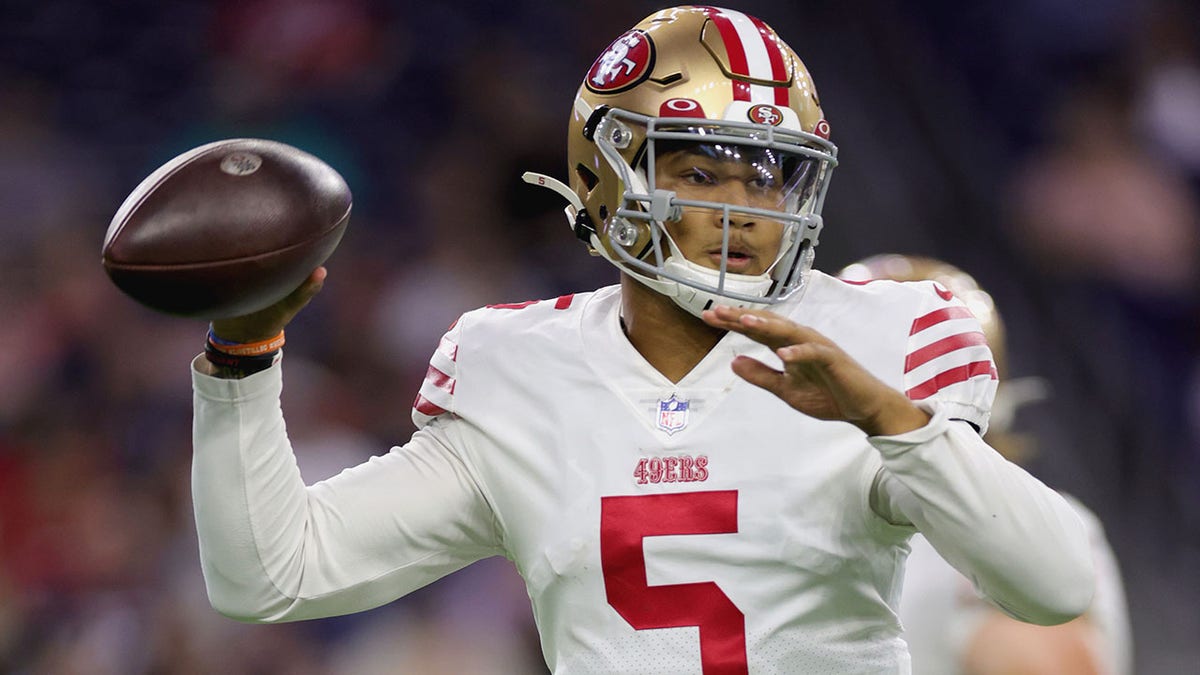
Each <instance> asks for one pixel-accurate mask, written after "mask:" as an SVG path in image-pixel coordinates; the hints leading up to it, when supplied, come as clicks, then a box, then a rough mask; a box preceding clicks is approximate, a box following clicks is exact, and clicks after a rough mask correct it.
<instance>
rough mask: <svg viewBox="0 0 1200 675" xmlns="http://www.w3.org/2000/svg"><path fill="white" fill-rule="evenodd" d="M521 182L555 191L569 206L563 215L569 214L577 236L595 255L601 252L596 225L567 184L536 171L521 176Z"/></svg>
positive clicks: (569, 219)
mask: <svg viewBox="0 0 1200 675" xmlns="http://www.w3.org/2000/svg"><path fill="white" fill-rule="evenodd" d="M521 180H523V181H525V182H526V183H529V184H530V185H537V186H539V187H544V188H546V189H548V190H553V191H554V193H555V194H557V195H558V196H560V197H562V198H563V199H565V200H567V206H566V208H564V209H563V213H565V214H567V224H568V225H569V226H570V227H571V230H572V231H573V232H574V233H575V236H576V237H578V238H579V240H580V241H582V242H583V243H585V244H587V245H588V248H590V249H592V253H593V255H595V254H596V252H597V251H599V250H601V249H600V242H599V240H597V239H596V236H597V231H596V224H595V223H593V222H592V218H591V216H589V215H588V212H587V210H585V209H584V208H583V202H582V201H580V200H579V195H577V194H575V193H574V192H572V191H571V188H570V187H569V186H568V185H567V184H566V183H564V182H562V181H561V180H559V179H557V178H554V177H552V176H547V175H545V174H541V173H537V172H535V171H526V172H525V173H523V174H521Z"/></svg>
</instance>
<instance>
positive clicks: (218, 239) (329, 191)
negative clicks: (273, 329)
mask: <svg viewBox="0 0 1200 675" xmlns="http://www.w3.org/2000/svg"><path fill="white" fill-rule="evenodd" d="M352 201H353V200H352V198H351V194H350V188H349V187H348V186H347V185H346V181H345V180H344V179H343V178H342V176H341V175H340V174H338V172H337V171H335V170H334V169H333V168H331V167H330V166H329V165H328V164H326V163H325V162H323V161H321V160H320V159H318V158H317V157H314V156H313V155H310V154H308V153H306V152H304V151H302V150H298V149H296V148H294V147H292V146H290V145H286V144H283V143H278V142H275V141H269V140H261V139H249V138H238V139H230V140H223V141H218V142H216V143H209V144H207V145H203V146H200V147H198V148H194V149H192V150H189V151H188V152H185V153H183V154H182V155H179V156H178V157H176V158H174V159H172V160H171V161H169V162H167V163H166V164H164V165H163V166H161V167H159V168H158V169H157V170H155V171H154V172H153V173H151V174H150V175H149V176H148V177H147V178H146V179H145V180H143V181H142V183H141V184H140V185H138V186H137V188H136V189H135V190H134V191H133V192H132V193H131V194H130V195H129V197H127V198H126V199H125V202H124V203H123V204H122V205H121V207H120V209H118V210H117V213H116V215H115V216H114V217H113V219H112V222H111V223H110V224H109V227H108V232H107V233H106V234H105V237H104V247H103V250H102V254H101V258H102V262H103V264H104V269H105V271H106V272H107V273H108V276H109V278H110V279H112V281H113V283H115V284H116V285H117V287H118V288H119V289H121V291H123V292H124V293H125V294H126V295H128V296H129V297H131V298H133V299H134V300H136V301H138V302H140V303H141V304H143V305H145V306H147V307H149V308H151V309H154V310H157V311H159V312H164V313H167V314H173V315H176V316H184V317H192V318H199V319H207V320H211V319H221V318H228V317H233V316H241V315H243V314H249V313H251V312H255V311H257V310H260V309H263V308H264V307H267V306H269V305H272V304H274V303H275V302H277V301H278V300H281V299H282V298H284V297H285V296H287V295H288V294H289V293H291V292H292V291H293V290H295V289H296V288H297V287H299V286H300V284H301V283H302V282H303V281H304V280H305V279H306V278H307V277H308V275H309V274H310V273H311V272H312V271H313V270H314V269H316V268H317V267H318V266H320V265H321V264H322V263H323V262H325V260H326V259H327V258H328V257H329V256H330V254H332V253H333V251H334V249H335V248H337V245H338V243H339V242H340V241H341V239H342V235H343V234H344V233H345V231H346V225H347V223H348V222H349V220H350V207H351V204H352Z"/></svg>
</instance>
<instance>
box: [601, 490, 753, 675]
mask: <svg viewBox="0 0 1200 675" xmlns="http://www.w3.org/2000/svg"><path fill="white" fill-rule="evenodd" d="M737 530H738V524H737V490H721V491H715V492H682V493H675V494H664V495H637V496H629V497H602V498H601V499H600V561H601V565H602V567H603V570H604V588H605V592H606V593H607V594H608V604H610V605H612V606H613V608H614V609H616V610H617V613H618V614H620V615H621V617H622V618H624V619H625V621H627V622H628V623H629V625H630V626H633V627H634V628H635V629H637V630H649V629H652V628H679V627H682V626H697V627H699V628H700V664H701V666H702V667H703V669H704V673H705V675H735V674H738V675H745V673H747V672H748V666H747V664H746V618H745V616H744V615H743V614H742V611H741V610H739V609H738V608H737V606H735V605H734V604H733V601H731V600H730V599H729V596H727V595H725V593H724V592H723V591H722V590H721V588H720V587H719V586H717V585H716V584H715V583H713V582H711V581H706V582H702V583H693V584H670V585H663V586H650V585H649V584H648V583H647V582H646V554H645V551H644V549H643V548H642V539H643V538H645V537H661V536H664V535H672V534H724V533H732V532H737Z"/></svg>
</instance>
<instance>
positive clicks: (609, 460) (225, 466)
mask: <svg viewBox="0 0 1200 675" xmlns="http://www.w3.org/2000/svg"><path fill="white" fill-rule="evenodd" d="M619 301H620V292H619V289H618V288H616V287H611V288H604V289H601V290H599V291H596V292H593V293H587V294H579V295H574V296H564V297H562V298H558V299H557V300H547V301H542V302H536V303H523V304H521V305H502V306H496V307H490V308H485V309H480V310H476V311H473V312H469V313H467V314H466V315H464V316H463V317H462V318H461V319H460V320H459V321H458V322H457V323H456V324H455V325H454V326H453V327H452V328H451V330H450V331H449V332H448V333H447V334H446V336H445V338H444V339H443V340H442V341H441V344H440V345H439V346H438V347H437V350H436V352H435V354H434V356H433V358H432V360H431V364H430V368H429V371H428V375H427V377H426V380H425V382H424V384H423V386H422V387H421V390H420V395H419V396H418V397H417V399H416V402H415V404H414V410H413V416H414V419H415V420H416V422H417V423H418V426H419V427H420V428H419V429H418V431H417V432H416V433H415V434H414V436H413V438H412V439H411V440H410V441H409V442H408V443H407V444H405V445H404V446H402V447H397V448H393V450H392V452H390V453H387V454H386V455H382V456H378V457H373V458H372V459H370V460H369V461H368V462H366V463H364V464H362V465H359V466H357V467H354V468H351V469H347V470H346V471H343V472H342V473H341V474H339V475H337V476H335V477H333V478H331V479H329V480H326V481H322V482H320V483H317V484H315V485H312V486H305V485H304V483H303V480H302V479H301V477H300V475H299V472H298V470H296V467H295V460H294V457H293V455H292V450H291V444H290V442H289V441H288V439H287V435H286V432H285V426H284V420H283V415H282V413H281V411H280V407H279V394H280V392H281V390H282V379H281V372H282V369H281V366H279V365H276V366H273V367H272V368H270V369H268V370H266V371H263V372H261V373H257V374H254V375H250V376H247V377H245V378H242V379H235V380H223V379H218V378H213V377H209V376H206V375H202V374H200V373H198V372H196V371H195V370H193V386H194V389H195V397H194V405H195V421H194V443H195V457H194V461H193V484H192V494H193V499H194V501H195V510H196V524H197V532H198V535H199V540H200V550H201V563H202V567H203V570H204V576H205V582H206V585H207V588H208V592H209V598H210V600H211V602H212V603H213V605H214V606H215V607H217V608H218V609H219V610H220V611H222V612H223V613H225V614H227V615H229V616H233V617H236V618H239V619H245V620H253V621H285V620H296V619H305V618H312V617H318V616H329V615H334V614H344V613H348V612H353V611H359V610H362V609H367V608H370V607H374V606H377V605H380V604H383V603H386V602H389V601H391V600H393V599H395V598H398V597H400V596H402V595H404V594H405V593H408V592H410V591H412V590H414V589H416V588H419V587H421V586H423V585H425V584H428V583H430V582H431V581H433V580H435V579H437V578H439V577H441V576H444V575H445V574H448V573H450V572H452V571H454V570H456V569H459V568H461V567H463V566H465V565H468V564H470V563H471V562H473V561H475V560H479V559H481V558H485V557H488V556H492V555H503V556H507V557H508V558H510V559H511V560H513V561H514V563H515V564H516V566H517V569H518V570H519V571H520V573H521V575H522V576H523V577H524V579H525V582H526V585H527V587H528V590H529V596H530V598H531V600H532V603H533V608H534V614H535V617H536V620H537V623H538V628H539V632H540V634H541V639H542V649H543V653H544V656H545V658H546V661H547V663H548V664H549V666H550V668H551V669H552V670H553V671H554V672H556V673H562V674H572V673H702V672H703V673H706V674H709V675H712V674H713V673H747V672H754V673H822V672H827V673H872V674H877V673H907V672H909V665H908V654H907V651H906V648H905V645H904V642H903V640H902V639H901V628H900V622H899V620H898V619H897V616H896V612H895V608H896V607H897V594H898V593H899V588H900V584H899V578H900V575H901V571H902V567H903V560H904V558H905V556H906V554H907V553H908V545H907V543H906V542H907V540H908V538H909V537H910V536H911V534H912V533H913V532H914V531H916V529H918V528H919V529H920V530H921V531H922V532H925V533H926V534H927V535H928V536H929V538H930V540H931V541H933V542H934V543H935V544H936V545H937V546H938V550H939V551H942V552H943V554H945V555H946V556H947V557H948V559H950V560H953V561H955V564H956V566H958V567H959V569H964V570H967V571H968V572H969V573H970V574H971V575H972V578H973V579H974V580H975V582H976V584H977V586H979V587H980V588H981V590H983V591H984V592H986V593H988V594H989V596H990V597H992V598H993V599H994V600H995V601H996V602H997V603H998V604H1000V605H1002V606H1004V607H1006V609H1007V611H1009V612H1010V613H1012V614H1013V615H1015V616H1021V617H1025V618H1031V619H1036V620H1043V621H1054V620H1060V621H1061V620H1065V619H1066V618H1069V617H1070V616H1073V615H1074V614H1077V613H1078V611H1081V609H1082V607H1083V606H1085V604H1086V600H1087V598H1088V597H1089V596H1090V592H1091V576H1090V575H1091V570H1090V561H1089V558H1088V555H1087V545H1086V540H1085V539H1084V536H1083V530H1082V527H1081V526H1080V525H1079V523H1078V520H1077V518H1076V517H1075V516H1074V514H1073V512H1071V510H1070V507H1068V506H1067V505H1066V504H1065V502H1062V500H1061V498H1060V497H1059V496H1058V495H1057V494H1055V493H1054V492H1053V491H1051V490H1049V489H1047V488H1046V487H1045V486H1044V485H1042V484H1041V483H1039V482H1037V481H1036V480H1035V479H1033V478H1032V477H1031V476H1029V475H1028V474H1027V473H1025V472H1024V471H1023V470H1021V469H1020V468H1019V467H1016V466H1015V465H1012V464H1010V463H1008V462H1006V461H1005V460H1004V459H1003V458H1001V457H1000V456H999V454H998V453H996V452H995V451H993V450H992V449H991V448H989V447H988V446H987V445H986V444H984V443H983V442H982V440H980V439H979V436H978V434H977V433H976V431H975V430H973V429H971V427H969V426H968V424H967V423H969V424H970V425H972V426H973V427H975V428H976V429H986V426H987V419H988V412H989V408H990V404H991V400H992V397H993V395H994V392H995V386H996V379H995V377H996V375H995V369H994V367H993V366H992V361H991V356H990V352H989V350H988V348H987V346H986V343H985V341H984V339H983V335H982V333H981V332H980V330H979V324H978V323H977V322H976V321H975V319H974V318H973V317H972V316H971V315H970V313H969V312H967V311H966V308H965V307H964V306H963V305H962V304H961V303H960V302H958V301H957V300H956V299H954V298H953V297H952V296H950V294H949V293H947V292H946V291H945V290H944V289H942V288H941V287H939V286H937V285H935V284H933V283H931V282H920V283H907V284H900V283H895V282H890V281H879V282H872V283H870V284H867V285H853V284H849V283H845V282H842V281H838V280H836V279H833V278H831V277H829V276H827V275H824V274H820V273H816V272H814V273H813V274H812V277H811V281H810V285H809V287H808V288H807V289H806V291H805V293H804V295H803V297H801V298H798V299H793V300H790V301H788V302H786V303H783V304H781V305H778V306H776V307H775V310H776V311H778V312H780V313H782V314H785V315H787V316H789V317H791V318H793V319H794V320H796V321H798V322H800V323H803V324H805V325H808V326H810V327H812V328H814V329H816V330H817V331H820V332H821V333H822V334H824V335H825V336H827V337H829V338H830V339H831V340H833V341H834V342H836V343H837V344H838V345H840V346H841V347H842V348H843V349H845V350H846V351H847V352H848V353H849V354H850V355H851V356H852V357H854V358H855V359H856V360H858V362H859V363H861V364H862V365H863V366H865V367H866V368H867V369H868V370H869V371H870V372H872V373H874V375H875V376H877V377H878V378H880V379H881V380H883V381H884V382H886V383H887V384H889V385H891V386H893V387H895V388H897V389H899V390H901V391H905V392H907V393H908V394H909V396H910V397H911V398H913V399H916V400H918V401H919V402H920V403H921V404H922V405H924V406H925V407H926V409H927V410H929V411H930V412H931V413H932V415H933V418H932V419H931V421H930V422H929V424H927V425H926V426H925V427H923V428H921V429H917V430H914V431H911V432H908V433H906V434H900V435H897V436H881V437H870V438H868V437H866V436H865V435H864V434H863V433H862V431H860V430H859V429H858V428H856V427H854V426H853V425H851V424H848V423H844V422H823V421H818V420H815V419H813V418H810V417H807V416H805V415H803V414H801V413H799V412H797V411H795V410H793V409H792V408H790V407H788V406H787V405H785V404H784V403H783V402H782V401H780V400H779V399H778V398H776V397H775V396H774V395H772V394H770V393H768V392H766V391H764V390H761V389H758V388H756V387H754V386H752V385H750V384H748V383H747V382H745V381H743V380H741V379H740V378H738V377H737V376H736V375H735V374H734V373H733V372H732V370H731V369H730V362H731V361H732V360H733V358H734V357H735V356H737V355H740V354H744V355H748V356H751V357H754V358H757V359H760V360H762V361H763V362H766V363H768V364H773V365H776V366H778V365H779V360H778V359H777V357H776V356H775V355H774V353H773V352H772V351H771V350H769V349H768V348H766V347H764V346H762V345H759V344H757V343H755V342H752V341H751V340H749V339H747V338H745V337H743V336H741V335H738V334H734V333H730V334H728V335H726V336H725V337H724V338H722V340H721V341H720V342H719V343H718V344H717V346H716V347H715V348H714V349H713V350H712V352H711V353H710V354H708V355H707V356H706V357H705V358H704V360H703V361H701V363H699V364H698V365H697V366H696V367H695V369H694V370H693V371H692V372H690V373H689V374H688V375H687V376H685V377H684V378H683V379H682V380H681V381H680V382H678V383H672V382H670V381H669V380H667V379H666V378H665V377H664V376H662V375H661V374H660V373H659V372H658V371H656V370H655V369H654V368H653V367H651V366H650V365H649V364H648V363H647V362H646V361H645V360H644V359H643V358H642V356H641V355H640V354H639V353H638V352H637V351H636V350H635V349H634V348H633V346H632V345H631V344H630V343H629V341H628V339H627V338H626V337H625V335H624V334H623V332H622V330H621V322H620V317H619ZM955 419H958V420H965V422H966V423H964V422H955V421H953V420H955ZM879 514H885V515H879ZM885 516H886V517H885ZM993 563H997V564H993Z"/></svg>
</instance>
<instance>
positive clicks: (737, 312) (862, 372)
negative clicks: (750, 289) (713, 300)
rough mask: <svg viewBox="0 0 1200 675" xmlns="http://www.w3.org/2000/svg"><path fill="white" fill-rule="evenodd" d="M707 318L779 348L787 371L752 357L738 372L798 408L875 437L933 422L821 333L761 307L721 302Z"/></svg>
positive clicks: (738, 364)
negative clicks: (846, 423) (749, 307)
mask: <svg viewBox="0 0 1200 675" xmlns="http://www.w3.org/2000/svg"><path fill="white" fill-rule="evenodd" d="M701 318H702V319H704V321H705V323H707V324H708V325H710V326H713V327H716V328H721V329H724V330H731V331H735V332H738V333H741V334H742V335H745V336H746V337H748V338H750V339H751V340H754V341H755V342H760V343H762V344H764V345H766V346H767V347H770V348H771V349H773V350H775V353H776V354H777V355H778V356H779V358H780V359H782V360H783V366H784V367H783V370H782V371H779V370H775V369H774V368H772V367H770V366H768V365H766V364H765V363H762V362H761V361H758V360H757V359H753V358H750V357H748V356H738V357H737V358H735V359H734V360H733V364H732V366H733V371H734V372H735V373H737V374H738V375H739V376H740V377H741V378H742V379H744V380H746V381H747V382H749V383H751V384H753V385H756V386H759V387H762V388H763V389H766V390H767V391H769V392H771V393H772V394H775V395H776V396H778V397H779V398H781V399H782V400H783V401H784V402H785V403H787V404H788V405H790V406H792V407H793V408H795V409H796V410H799V411H800V412H802V413H804V414H805V415H809V416H810V417H815V418H817V419H823V420H840V421H844V422H850V423H851V424H854V425H855V426H857V427H858V428H860V429H862V430H863V431H864V432H866V433H867V435H869V436H887V435H893V434H900V433H904V432H906V431H912V430H914V429H919V428H920V427H923V426H925V424H927V423H928V422H929V414H928V413H926V412H925V411H924V410H921V409H920V408H918V407H917V406H916V405H914V404H913V402H912V401H910V400H909V399H908V397H907V396H905V395H904V394H903V393H901V392H899V391H897V390H896V389H893V388H892V387H889V386H888V385H886V384H884V383H883V382H882V381H881V380H879V378H877V377H875V376H874V375H872V374H871V373H869V372H868V371H867V370H866V369H865V368H863V367H862V366H861V365H860V364H859V363H858V362H857V361H855V360H854V359H852V358H851V357H850V355H849V354H847V353H846V352H845V351H843V350H842V349H841V348H840V347H838V346H837V345H836V344H835V343H834V342H833V341H831V340H830V339H829V338H827V337H825V336H824V335H822V334H821V333H819V332H817V331H815V330H813V329H811V328H808V327H806V326H801V325H800V324H798V323H795V322H794V321H790V320H788V319H785V318H784V317H782V316H779V315H778V314H775V313H774V312H769V311H766V310H761V309H738V308H735V307H725V306H720V305H718V306H716V307H714V308H713V309H709V310H706V311H705V312H704V313H703V314H702V315H701Z"/></svg>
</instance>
